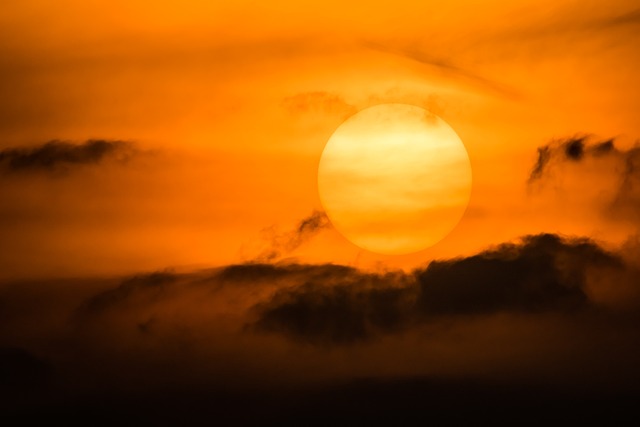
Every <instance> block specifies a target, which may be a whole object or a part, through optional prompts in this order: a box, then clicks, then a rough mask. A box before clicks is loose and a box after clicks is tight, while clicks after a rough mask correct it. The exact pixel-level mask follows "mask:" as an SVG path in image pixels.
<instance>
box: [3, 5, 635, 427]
mask: <svg viewBox="0 0 640 427" xmlns="http://www.w3.org/2000/svg"><path fill="white" fill-rule="evenodd" d="M639 68H640V3H638V1H637V0H625V1H623V0H612V1H607V2H604V1H595V0H592V1H540V0H538V1H514V2H505V1H497V0H486V1H471V0H451V1H448V2H431V1H415V0H411V1H407V0H397V1H394V2H381V1H370V2H367V3H353V2H344V1H335V0H325V1H323V2H310V1H304V0H303V1H297V2H290V1H280V0H276V1H273V0H270V1H267V2H248V1H244V0H240V1H233V2H223V1H217V0H214V1H183V2H177V1H169V0H159V1H156V2H153V3H150V2H142V1H138V0H133V1H131V0H130V1H121V0H111V1H102V0H84V1H80V0H60V1H57V2H50V1H44V0H21V1H17V0H8V1H5V2H3V4H2V5H0V242H1V243H0V373H2V374H3V377H1V378H0V397H2V396H5V394H6V396H13V397H12V399H13V398H15V395H16V390H20V393H18V394H19V395H20V396H21V397H18V398H15V399H17V400H15V401H14V400H9V401H8V402H9V403H8V405H9V407H10V409H12V410H14V412H15V414H16V416H20V415H21V414H23V413H29V412H30V411H31V409H33V408H39V409H42V410H43V411H44V412H45V413H47V414H49V415H51V416H57V415H60V416H65V415H66V414H69V413H71V412H73V410H74V408H83V409H84V410H85V411H86V412H87V413H88V412H90V411H92V410H94V409H96V408H110V407H109V404H107V403H104V402H114V403H113V405H114V406H116V407H118V411H119V412H118V411H116V412H117V413H122V414H125V413H127V414H128V413H130V412H135V413H136V414H138V415H140V416H141V419H146V418H145V417H146V416H147V415H148V414H147V412H148V411H147V408H150V407H153V406H155V404H156V403H157V402H160V401H162V402H164V400H163V399H167V401H169V402H170V401H174V397H175V401H179V402H182V403H181V404H182V406H179V405H178V407H179V408H180V410H176V412H175V414H181V413H182V412H180V411H183V410H184V411H186V412H190V413H191V414H192V415H193V414H196V415H198V416H199V415H200V414H199V413H198V412H197V410H194V411H193V412H192V411H188V410H187V409H185V408H191V406H189V405H187V404H186V403H184V402H186V401H190V400H191V396H197V398H195V400H196V401H197V402H200V403H199V405H201V406H197V409H202V408H204V407H207V404H206V403H205V402H208V401H209V399H213V397H211V396H214V395H215V396H217V397H216V399H217V398H218V397H219V396H226V397H225V398H228V399H229V401H230V402H232V403H231V404H230V406H229V408H236V407H241V406H242V405H241V404H240V403H239V402H241V401H244V397H245V396H246V395H247V394H246V393H249V391H247V390H250V393H253V394H251V396H252V399H255V401H260V402H261V403H260V404H254V406H251V407H252V408H254V409H256V408H257V409H256V411H262V412H260V413H263V414H267V415H268V416H267V419H268V420H277V419H279V416H280V415H281V414H282V412H281V411H280V410H282V411H284V412H286V411H288V410H290V409H291V408H295V409H291V411H292V412H291V414H290V415H291V416H292V417H293V418H295V416H297V415H298V414H305V413H307V412H311V411H312V410H314V405H313V399H315V398H316V397H317V398H319V399H320V400H321V401H322V405H325V406H326V407H328V408H330V409H327V413H328V414H335V415H336V416H337V415H338V414H341V413H342V412H345V411H346V412H347V413H348V412H349V411H350V410H353V413H352V415H353V416H354V417H357V416H359V415H363V414H364V415H370V413H368V412H367V411H365V410H364V409H363V408H362V407H361V406H362V402H361V401H360V400H357V399H353V400H349V399H347V401H348V402H351V403H352V405H351V404H344V405H345V407H344V408H343V407H342V406H340V405H337V404H336V402H335V401H334V400H332V399H331V398H330V397H329V395H330V394H331V393H333V392H331V393H330V392H328V391H327V390H338V392H336V393H337V394H338V395H343V396H344V395H349V396H351V395H356V394H358V393H360V392H362V390H363V387H364V386H363V384H362V383H360V382H358V381H361V380H363V379H364V380H365V381H369V382H367V383H366V384H369V386H370V387H369V386H366V387H365V388H366V389H367V390H369V391H367V393H374V394H373V395H367V394H366V393H365V394H364V396H369V397H370V398H371V399H372V400H376V399H377V400H379V401H382V402H384V401H387V400H388V399H387V398H388V395H392V394H393V395H397V396H407V399H406V400H403V402H405V403H406V402H417V401H421V399H422V397H421V396H426V397H425V398H426V399H427V400H429V399H432V398H434V396H441V397H440V400H439V402H440V404H441V407H444V408H449V407H453V406H455V405H454V403H452V402H453V400H455V399H457V398H458V397H460V396H458V394H456V393H457V391H455V390H459V389H460V388H461V389H464V390H466V391H465V392H464V393H462V394H463V395H464V397H462V398H461V399H463V400H464V401H465V402H466V403H469V402H474V404H477V405H479V403H478V401H477V400H476V399H475V396H476V394H475V393H476V392H478V393H480V394H482V391H481V390H484V389H483V386H482V384H485V383H491V384H496V383H499V384H501V386H500V387H506V389H508V390H512V388H513V389H515V390H517V392H516V393H515V394H512V393H506V392H505V393H503V391H504V390H505V389H503V388H499V390H498V391H496V389H492V392H491V393H494V394H491V393H490V395H491V396H495V397H496V399H498V398H499V397H501V396H503V394H511V396H519V395H518V394H517V393H522V394H523V396H524V397H523V399H524V400H527V399H529V400H530V401H533V402H540V401H541V400H540V396H538V395H536V394H535V391H534V390H538V388H539V387H542V388H545V387H549V388H551V389H554V390H557V389H558V388H560V389H562V390H565V391H564V393H567V394H568V395H570V396H571V397H570V399H573V401H574V402H578V403H583V400H580V399H582V398H583V397H584V399H585V400H588V399H600V398H602V399H609V400H607V402H608V403H609V404H611V405H615V404H617V402H618V400H616V399H614V398H612V397H611V396H614V395H615V396H618V395H620V396H623V397H622V398H621V401H622V402H623V404H624V402H627V401H626V400H625V399H631V400H632V398H631V397H633V396H637V394H634V393H638V391H639V389H638V387H637V383H638V380H640V369H638V367H637V366H636V363H635V361H636V360H637V358H638V357H640V344H639V343H638V340H637V327H639V326H640V261H639V259H640V244H639V240H638V239H639V238H638V235H639V234H638V232H639V231H638V227H639V226H640V145H639V144H640V142H639V141H640V120H639V118H640V96H639V95H640V83H639V80H638V79H639V77H638V76H639V72H638V70H639ZM387 103H394V104H409V105H414V106H418V107H421V108H423V109H425V110H427V111H428V112H429V113H432V114H435V115H437V116H438V117H440V118H441V119H442V120H444V122H446V123H447V124H448V125H449V126H451V128H452V129H453V130H454V131H455V133H456V134H457V135H458V136H459V138H460V140H461V141H462V142H463V144H464V146H465V147H466V150H467V153H468V157H469V161H470V164H471V171H472V187H471V189H470V191H471V196H470V200H469V203H468V206H467V207H466V210H464V215H463V216H462V218H461V220H460V222H459V223H458V224H457V226H455V227H454V228H453V230H452V231H451V233H449V234H448V235H446V237H444V238H443V239H442V240H440V241H439V242H438V243H436V244H435V245H433V246H430V247H428V248H424V249H423V250H419V251H417V252H413V253H410V254H403V255H384V254H378V253H374V252H370V251H368V250H366V249H363V248H361V247H359V246H357V245H356V244H354V243H353V242H351V241H350V240H349V239H348V237H345V236H344V235H343V234H341V233H340V232H339V231H337V230H336V228H335V227H334V226H333V225H332V222H331V214H332V212H331V211H329V212H328V213H329V218H327V216H326V215H325V213H324V211H325V207H324V206H323V204H322V202H321V195H320V194H319V190H318V167H319V164H320V159H321V156H322V153H323V149H324V148H325V145H326V144H327V142H328V141H329V139H330V138H331V136H332V135H333V134H334V132H335V131H336V130H337V129H338V127H339V126H340V125H341V124H342V123H343V122H345V120H347V119H348V118H349V117H352V116H353V115H354V114H356V113H357V112H359V111H361V110H363V109H365V108H367V107H373V106H377V105H381V104H387ZM371 129H376V128H371ZM363 132H364V131H363ZM372 132H373V131H372ZM356 157H357V155H356ZM446 157H447V156H445V155H443V160H442V162H444V163H442V164H444V165H449V164H454V162H453V161H449V160H446V159H445V158H446ZM417 161H418V160H416V162H417ZM434 164H435V163H434ZM336 165H337V166H336V168H337V169H340V170H343V169H344V170H347V172H344V173H345V174H348V170H349V168H350V167H351V165H350V163H348V162H347V163H339V162H338V163H336ZM415 167H416V168H419V163H416V166H415ZM433 167H437V166H433ZM441 167H442V168H443V170H444V169H450V167H446V166H441ZM337 169H336V170H337ZM341 173H343V172H341ZM452 173H453V172H452ZM444 175H445V173H444V172H443V176H444ZM359 176H360V175H359ZM370 179H371V180H372V182H374V181H375V177H371V178H370ZM443 179H445V178H443ZM446 179H449V178H446ZM450 179H451V180H453V179H454V178H450ZM443 182H444V181H443ZM372 185H373V184H372ZM407 185H408V186H410V188H407V191H414V190H415V191H417V189H419V188H429V189H431V188H432V186H433V185H434V184H433V183H424V182H420V183H415V185H413V186H412V184H411V183H408V184H407ZM443 185H444V184H443ZM365 186H366V182H365ZM336 188H338V189H337V190H336V191H337V193H335V194H337V196H336V197H341V198H342V199H344V200H346V199H348V198H349V194H348V189H349V188H350V187H347V186H344V187H340V186H339V185H336ZM375 188H377V187H375ZM375 188H374V189H375ZM394 188H395V187H394ZM443 188H448V187H443ZM429 191H432V192H434V194H435V193H437V189H434V190H429ZM456 191H458V190H456ZM460 191H462V190H460ZM375 194H387V193H375ZM375 194H373V195H371V198H372V199H373V198H375V197H376V195H375ZM441 197H444V198H450V199H451V200H456V203H458V196H457V195H456V196H454V195H451V194H445V195H443V196H441ZM359 200H360V199H357V200H356V202H357V201H359ZM447 200H449V199H447ZM376 203H380V204H384V205H386V206H391V207H394V206H397V203H400V202H398V201H391V200H389V199H388V198H384V199H382V201H380V199H377V202H376ZM460 203H461V202H460ZM355 204H357V203H355V202H354V205H355ZM365 208H366V206H365V207H363V208H362V211H363V214H362V218H361V222H362V223H363V224H364V223H366V221H367V218H368V217H367V214H366V209H365ZM350 221H351V223H352V224H354V223H355V224H357V223H358V222H359V218H358V217H353V218H350ZM412 221H413V220H412ZM411 224H412V223H411ZM353 226H355V225H353ZM414 226H415V227H418V225H410V226H407V228H409V230H408V232H409V233H410V232H411V227H414ZM363 227H364V225H363ZM338 228H339V227H338ZM394 230H395V229H393V230H392V229H389V230H387V234H388V235H391V236H392V237H393V236H394V235H395V234H394V233H400V232H399V231H397V230H395V231H394ZM405 231H406V230H405ZM391 252H393V251H391ZM614 331H615V333H614ZM257 354H260V355H261V357H257V356H256V355H257ZM585 354H587V355H588V356H584V355H585ZM578 355H581V356H578ZM576 358H577V359H576ZM96 366H101V369H96ZM587 373H588V374H587ZM424 378H427V379H428V384H427V385H424V383H423V382H418V383H416V382H415V381H418V379H420V381H422V380H423V379H424ZM353 381H356V383H353ZM406 381H409V382H410V383H406ZM353 384H355V385H353ZM366 384H365V385H366ZM407 384H409V385H407ZM470 384H471V385H470ZM317 387H320V388H317ZM510 387H511V388H510ZM562 387H565V388H562ZM320 389H321V390H322V391H317V390H320ZM371 389H373V390H376V391H375V392H371V391H370V390H371ZM577 389H582V390H586V392H585V395H580V396H578V397H576V396H577V394H571V393H572V391H574V390H577ZM158 390H160V391H161V392H162V393H164V394H162V396H163V397H162V398H160V397H158V396H159V394H158V395H156V394H154V393H156V391H158ZM297 390H304V393H307V394H304V393H302V395H303V396H307V397H305V398H300V399H301V400H298V401H296V403H295V404H289V403H282V402H290V398H291V395H296V394H297V393H298V392H297ZM443 390H444V391H443ZM479 390H480V391H479ZM545 390H546V389H545ZM566 390H570V391H566ZM160 391H158V393H161V392H160ZM165 392H166V393H165ZM441 392H442V393H444V394H443V395H441ZM274 393H275V394H274ZM278 393H279V394H278ZM341 393H342V394H341ZM589 393H591V394H589ZM607 393H609V394H607ZM616 393H617V394H616ZM266 394H268V395H270V396H274V395H275V396H279V397H271V398H270V399H272V400H267V401H264V400H261V399H262V398H263V396H265V395H266ZM567 394H565V396H566V395H567ZM454 395H455V397H454ZM61 396H62V397H61ZM86 396H91V397H86ZM113 396H119V398H120V397H122V396H125V397H122V399H123V400H117V399H115V398H113ZM131 396H135V397H131ZM167 396H172V397H170V398H169V397H167ZM186 396H189V397H186ZM442 396H444V397H442ZM585 396H587V397H585ZM602 396H605V397H602ZM556 397H557V396H555V397H554V396H551V397H550V396H549V395H545V399H547V400H544V402H547V403H548V401H553V399H554V398H556ZM93 398H95V399H97V400H98V401H100V402H101V403H100V404H96V403H95V402H94V401H92V400H91V399H93ZM103 398H104V400H103ZM109 399H111V400H109ZM136 399H141V401H143V403H141V404H140V408H142V409H139V408H138V406H137V400H136ZM305 399H306V400H305ZM465 399H466V400H465ZM536 399H538V400H536ZM5 400H6V399H5ZM392 400H393V399H392ZM436 400H437V399H436ZM265 402H266V403H265ZM310 402H311V403H310ZM394 402H395V403H394V405H396V406H397V405H400V406H402V407H403V408H404V409H406V410H408V411H409V412H410V410H411V409H415V408H413V406H410V407H408V406H406V405H408V404H406V405H405V403H403V404H400V403H398V401H394ZM519 404H520V402H516V398H514V397H512V400H509V401H508V403H507V406H508V405H511V406H512V407H513V408H516V407H517V408H520V409H522V407H521V406H518V405H519ZM3 405H4V404H2V405H0V408H3V407H4V406H3ZM101 405H102V406H101ZM185 405H186V406H185ZM234 405H235V406H234ZM403 405H405V406H403ZM392 406H393V405H392ZM169 407H170V405H169ZM612 407H613V406H612ZM43 408H44V409H43ZM134 408H136V409H135V410H134ZM274 408H275V409H274ZM301 408H302V409H301ZM354 408H357V409H354ZM407 408H408V409H407ZM47 411H48V412H47ZM332 411H333V412H332ZM231 412H232V410H231V409H228V408H227V412H225V414H226V415H225V416H227V415H229V416H231V415H230V414H231ZM249 412H250V411H249ZM361 412H362V413H361ZM32 413H36V412H32ZM52 414H53V415H52ZM196 415H193V416H194V417H195V416H196ZM208 415H211V414H208ZM385 415H388V414H386V413H385ZM203 416H204V414H203ZM176 417H177V418H176V419H180V416H178V415H176ZM269 417H271V418H269ZM328 417H329V416H328ZM293 418H292V419H293ZM167 419H169V418H167ZM194 419H195V418H194ZM222 419H226V418H224V417H223V418H222ZM230 419H231V418H230ZM256 419H259V418H256ZM330 419H331V418H330V417H329V418H327V420H330ZM243 420H244V421H246V423H247V424H250V423H251V420H253V421H255V420H254V419H253V418H250V417H249V418H246V419H245V418H242V420H240V421H238V420H236V421H237V423H238V424H243V423H244V421H243ZM287 420H289V419H288V418H287ZM165 421H166V420H165ZM106 423H107V424H109V421H108V420H107V421H106ZM169 424H171V422H169ZM222 425H224V423H223V424H222Z"/></svg>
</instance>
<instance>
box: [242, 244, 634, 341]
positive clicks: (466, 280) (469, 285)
mask: <svg viewBox="0 0 640 427" xmlns="http://www.w3.org/2000/svg"><path fill="white" fill-rule="evenodd" d="M625 268H626V266H625V265H624V262H623V261H622V259H621V258H620V257H619V256H618V255H616V254H612V253H608V252H606V251H605V250H603V249H602V248H600V247H599V246H598V245H596V244H595V243H593V242H591V241H589V240H586V239H582V240H576V239H561V238H560V237H558V236H555V235H551V234H542V235H537V236H529V237H525V238H524V239H523V240H522V242H521V243H519V244H504V245H501V246H499V247H497V248H495V249H492V250H488V251H485V252H482V253H480V254H478V255H474V256H471V257H466V258H460V259H453V260H447V261H434V262H432V263H431V264H429V266H428V267H427V268H425V269H419V270H416V271H415V272H414V273H412V274H404V273H395V274H385V275H376V274H359V275H353V274H351V275H350V276H349V277H345V278H344V279H343V280H340V281H333V282H332V283H327V282H318V281H313V280H309V281H307V282H305V283H303V284H302V285H300V286H296V287H291V288H287V289H284V290H282V291H280V292H277V293H276V294H275V295H274V297H273V298H272V299H271V300H270V301H268V302H263V303H260V304H258V305H257V306H256V310H257V311H258V312H259V313H260V314H259V318H258V320H257V321H256V323H255V324H254V325H253V327H254V328H255V329H257V330H263V331H268V332H279V333H281V334H284V335H286V336H288V337H290V338H292V339H294V340H297V341H302V342H309V343H318V344H344V343H352V342H357V341H363V340H367V339H370V338H372V337H375V336H376V335H379V334H382V333H389V332H394V331H400V330H403V329H405V328H407V327H409V326H411V325H415V324H417V323H423V322H433V321H435V319H436V318H437V317H439V316H468V315H481V314H494V313H500V312H514V313H536V312H547V311H558V312H563V313H566V312H571V311H572V310H576V309H581V308H585V307H587V306H588V305H589V298H588V296H587V294H586V286H587V276H588V274H589V272H590V271H591V270H597V269H616V270H625Z"/></svg>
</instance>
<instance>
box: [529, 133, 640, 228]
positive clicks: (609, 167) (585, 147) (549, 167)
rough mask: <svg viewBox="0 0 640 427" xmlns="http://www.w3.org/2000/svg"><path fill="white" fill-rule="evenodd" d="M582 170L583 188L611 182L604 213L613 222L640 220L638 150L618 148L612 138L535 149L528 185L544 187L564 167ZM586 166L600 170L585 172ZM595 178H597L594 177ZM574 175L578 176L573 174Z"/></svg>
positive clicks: (561, 141)
mask: <svg viewBox="0 0 640 427" xmlns="http://www.w3.org/2000/svg"><path fill="white" fill-rule="evenodd" d="M569 163H571V164H574V165H578V166H581V165H582V166H584V170H585V173H590V174H591V175H592V176H585V178H586V179H584V181H583V185H584V186H589V185H591V184H590V183H592V182H593V181H592V180H599V181H605V179H606V178H613V180H612V181H613V184H612V185H613V186H612V187H611V188H609V189H608V190H609V191H608V192H609V193H610V194H612V195H613V197H612V198H611V200H610V202H609V204H608V206H606V207H605V211H606V212H607V213H608V214H609V215H610V216H611V217H612V218H614V219H623V218H626V219H633V220H637V219H640V215H639V214H638V212H640V146H638V144H637V143H636V145H635V146H633V147H631V148H628V149H621V148H618V147H617V146H616V144H615V140H614V139H613V138H610V139H605V140H596V139H595V138H594V137H592V136H575V137H571V138H566V139H559V140H554V141H552V142H550V143H548V144H546V145H543V146H541V147H539V148H538V156H537V159H536V161H535V164H534V166H533V168H532V170H531V173H530V174H529V180H528V184H529V185H530V186H531V185H533V184H535V183H544V182H545V181H546V180H548V179H550V178H552V177H553V176H554V174H562V173H564V172H566V171H565V170H564V167H565V165H567V164H569ZM587 164H596V165H598V164H600V165H602V168H601V169H600V170H597V171H592V172H587V170H586V166H587ZM594 174H599V175H598V176H595V175H594ZM574 175H577V173H576V172H575V171H574Z"/></svg>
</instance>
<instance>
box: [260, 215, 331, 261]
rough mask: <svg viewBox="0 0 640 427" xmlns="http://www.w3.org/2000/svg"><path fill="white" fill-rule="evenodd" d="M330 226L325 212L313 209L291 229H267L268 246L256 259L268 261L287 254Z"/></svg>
mask: <svg viewBox="0 0 640 427" xmlns="http://www.w3.org/2000/svg"><path fill="white" fill-rule="evenodd" d="M330 226H331V223H330V222H329V218H328V217H327V214H326V213H325V212H323V211H318V210H314V211H313V212H311V214H310V215H309V216H307V217H305V218H303V219H301V220H300V222H299V223H298V225H297V226H296V227H295V228H294V229H293V230H291V231H287V232H284V233H278V232H276V231H275V230H274V229H273V228H271V229H267V230H266V232H267V246H268V247H267V248H266V249H265V250H263V251H262V252H261V253H260V255H258V257H257V258H256V261H262V262H265V261H267V262H268V261H273V260H276V259H278V258H280V257H282V256H284V255H287V254H289V253H291V252H293V251H295V250H296V249H298V248H299V247H300V246H302V245H303V244H305V243H306V242H308V241H309V240H310V239H312V238H313V237H315V236H316V235H317V234H318V233H319V232H321V231H322V230H324V229H326V228H329V227H330Z"/></svg>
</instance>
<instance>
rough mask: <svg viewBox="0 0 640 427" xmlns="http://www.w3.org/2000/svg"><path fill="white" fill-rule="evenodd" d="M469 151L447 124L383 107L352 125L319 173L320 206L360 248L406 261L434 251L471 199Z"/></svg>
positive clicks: (336, 136)
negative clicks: (430, 249) (406, 256)
mask: <svg viewBox="0 0 640 427" xmlns="http://www.w3.org/2000/svg"><path fill="white" fill-rule="evenodd" d="M471 186H472V176H471V163H470V162H469V156H468V154H467V150H466V149H465V146H464V144H463V143H462V141H461V140H460V137H458V135H457V134H456V133H455V131H454V130H453V129H452V128H451V127H450V126H449V125H448V124H447V123H446V122H445V121H444V120H442V119H441V118H439V117H438V116H436V115H434V114H432V113H430V112H428V111H427V110H425V109H423V108H420V107H417V106H414V105H407V104H382V105H377V106H374V107H370V108H367V109H364V110H362V111H360V112H358V113H356V114H355V115H353V116H351V117H350V118H348V119H347V120H346V121H345V122H344V123H342V124H341V125H340V126H339V127H338V129H336V131H335V132H334V133H333V135H332V136H331V138H330V139H329V141H328V142H327V145H326V146H325V148H324V151H323V152H322V157H321V158H320V164H319V166H318V190H319V193H320V200H321V202H322V205H323V207H324V209H325V210H326V212H327V215H328V217H329V219H330V220H331V222H332V223H333V225H334V226H335V228H336V229H337V230H338V231H339V232H340V233H342V234H343V235H344V236H345V237H346V238H347V239H349V240H350V241H351V242H353V243H354V244H356V245H357V246H359V247H361V248H363V249H366V250H369V251H371V252H376V253H381V254H393V255H399V254H407V253H412V252H417V251H420V250H422V249H426V248H428V247H430V246H433V245H434V244H436V243H437V242H439V241H440V240H442V239H443V238H444V237H446V236H447V235H448V234H449V233H450V232H451V230H453V228H454V227H455V226H456V225H457V224H458V222H459V221H460V219H461V218H462V216H463V214H464V212H465V210H466V208H467V205H468V203H469V198H470V195H471Z"/></svg>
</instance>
